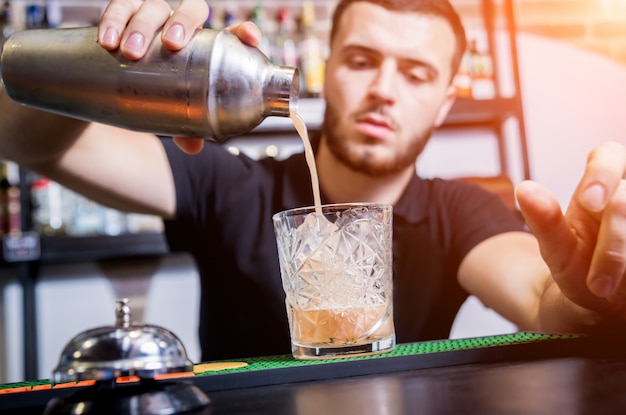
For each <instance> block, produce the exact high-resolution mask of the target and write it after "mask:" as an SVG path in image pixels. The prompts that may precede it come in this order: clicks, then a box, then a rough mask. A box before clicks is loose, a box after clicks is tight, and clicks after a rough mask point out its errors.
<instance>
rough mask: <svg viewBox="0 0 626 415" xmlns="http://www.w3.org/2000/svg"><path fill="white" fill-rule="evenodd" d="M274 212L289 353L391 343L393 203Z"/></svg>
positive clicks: (352, 351)
mask: <svg viewBox="0 0 626 415" xmlns="http://www.w3.org/2000/svg"><path fill="white" fill-rule="evenodd" d="M320 212H321V214H320ZM273 220H274V229H275V232H276V238H277V243H278V253H279V259H280V268H281V277H282V282H283V288H284V290H285V294H286V306H287V313H288V317H289V326H290V331H291V343H292V352H293V355H294V357H296V358H302V359H307V358H309V359H312V358H331V357H342V356H355V355H362V354H373V353H382V352H386V351H390V350H392V349H393V347H394V346H395V331H394V325H393V303H392V249H391V244H392V208H391V206H389V205H383V204H362V203H351V204H340V205H323V206H321V209H320V207H319V206H318V207H317V209H316V208H313V207H310V208H298V209H292V210H287V211H284V212H280V213H278V214H276V215H274V218H273Z"/></svg>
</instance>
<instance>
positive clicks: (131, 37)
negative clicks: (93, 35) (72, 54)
mask: <svg viewBox="0 0 626 415" xmlns="http://www.w3.org/2000/svg"><path fill="white" fill-rule="evenodd" d="M208 15H209V8H208V5H207V3H206V2H205V1H204V0H182V1H181V2H180V4H179V6H178V7H177V8H176V10H175V11H172V9H171V7H170V5H169V4H168V3H167V1H165V0H145V1H141V0H111V2H110V3H109V5H108V6H107V8H106V10H105V11H104V13H103V15H102V17H101V19H100V25H99V32H98V40H99V42H100V44H101V45H102V47H104V48H105V49H107V50H115V49H117V48H120V51H121V52H122V55H123V56H125V57H126V58H128V59H133V60H136V59H140V58H141V57H143V55H144V54H145V53H146V51H147V50H148V46H149V45H150V43H151V42H152V40H153V39H154V36H155V34H156V33H158V32H159V30H162V38H161V39H162V42H163V44H164V45H165V46H166V47H167V48H169V49H172V50H179V49H181V48H183V47H184V46H185V45H186V44H187V42H189V39H191V36H192V35H193V33H194V32H195V30H196V29H198V28H199V27H201V26H202V24H203V23H204V22H205V21H206V19H207V17H208Z"/></svg>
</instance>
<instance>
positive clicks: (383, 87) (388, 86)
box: [369, 60, 398, 101]
mask: <svg viewBox="0 0 626 415" xmlns="http://www.w3.org/2000/svg"><path fill="white" fill-rule="evenodd" d="M397 76H398V68H397V65H396V64H395V62H394V61H392V60H385V61H383V62H382V63H381V65H380V66H379V67H378V69H377V70H376V72H375V75H374V78H373V79H372V81H371V83H370V85H369V94H370V95H372V96H375V97H377V98H379V99H382V100H384V101H393V97H394V96H395V88H396V78H397Z"/></svg>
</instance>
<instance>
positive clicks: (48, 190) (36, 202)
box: [30, 177, 74, 236]
mask: <svg viewBox="0 0 626 415" xmlns="http://www.w3.org/2000/svg"><path fill="white" fill-rule="evenodd" d="M30 193H31V199H32V207H33V224H34V226H35V229H36V230H37V231H38V232H39V233H40V234H41V235H44V236H53V235H65V234H66V232H67V227H68V224H69V223H70V222H71V217H72V214H73V213H74V208H73V206H72V200H71V199H70V197H68V196H69V195H68V194H67V192H66V189H65V188H64V187H63V186H61V185H60V184H59V183H57V182H54V181H52V180H50V179H48V178H46V177H37V178H36V179H35V180H33V182H32V183H31V186H30Z"/></svg>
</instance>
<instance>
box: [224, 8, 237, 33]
mask: <svg viewBox="0 0 626 415" xmlns="http://www.w3.org/2000/svg"><path fill="white" fill-rule="evenodd" d="M236 23H238V21H237V15H236V14H235V12H234V11H233V10H231V9H228V8H227V9H226V10H224V28H226V27H228V26H232V25H234V24H236Z"/></svg>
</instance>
